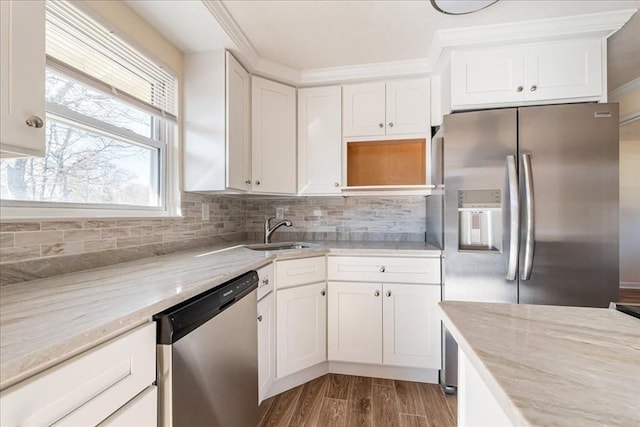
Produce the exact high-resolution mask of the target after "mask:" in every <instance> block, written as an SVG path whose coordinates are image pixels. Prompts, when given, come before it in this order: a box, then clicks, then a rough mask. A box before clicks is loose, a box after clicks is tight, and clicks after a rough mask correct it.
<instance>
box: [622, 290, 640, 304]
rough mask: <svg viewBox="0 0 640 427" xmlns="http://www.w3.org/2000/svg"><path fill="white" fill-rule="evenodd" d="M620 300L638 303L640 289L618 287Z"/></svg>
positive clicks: (639, 301)
mask: <svg viewBox="0 0 640 427" xmlns="http://www.w3.org/2000/svg"><path fill="white" fill-rule="evenodd" d="M620 302H627V303H633V304H640V289H630V288H624V289H620Z"/></svg>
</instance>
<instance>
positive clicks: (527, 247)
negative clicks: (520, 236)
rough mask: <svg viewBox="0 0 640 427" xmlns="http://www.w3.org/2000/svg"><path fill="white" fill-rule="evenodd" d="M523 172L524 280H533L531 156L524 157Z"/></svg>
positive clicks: (533, 224)
mask: <svg viewBox="0 0 640 427" xmlns="http://www.w3.org/2000/svg"><path fill="white" fill-rule="evenodd" d="M522 172H523V175H524V190H525V193H524V197H525V206H526V211H525V218H526V225H525V230H526V233H525V236H526V240H525V244H524V266H523V268H522V276H521V278H522V280H529V279H531V270H532V267H533V252H534V250H535V246H534V245H535V241H534V232H535V218H534V198H533V177H532V176H531V155H530V154H523V155H522Z"/></svg>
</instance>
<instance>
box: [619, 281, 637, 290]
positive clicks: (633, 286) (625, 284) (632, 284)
mask: <svg viewBox="0 0 640 427" xmlns="http://www.w3.org/2000/svg"><path fill="white" fill-rule="evenodd" d="M620 289H640V282H620Z"/></svg>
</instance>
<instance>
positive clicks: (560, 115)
mask: <svg viewBox="0 0 640 427" xmlns="http://www.w3.org/2000/svg"><path fill="white" fill-rule="evenodd" d="M618 127H619V122H618V105H617V104H564V105H549V106H536V107H521V108H505V109H499V110H485V111H473V112H464V113H454V114H450V115H447V116H445V118H444V123H443V128H442V129H441V131H440V132H439V133H438V134H437V135H436V137H435V138H434V140H433V142H434V144H433V150H434V151H433V153H432V154H433V156H434V157H435V158H436V159H435V165H436V167H435V169H434V170H435V171H439V170H442V171H443V172H442V176H441V177H440V179H442V183H443V184H444V191H443V193H442V194H441V195H440V196H438V195H436V196H431V197H429V198H427V199H428V201H427V217H428V218H429V219H428V224H427V228H428V233H427V240H428V241H430V243H433V244H436V245H437V244H442V243H443V246H444V259H443V264H444V269H443V271H444V276H443V283H444V285H443V299H445V300H459V301H486V302H508V303H521V304H552V305H573V306H591V307H606V306H607V305H608V304H609V302H610V301H616V300H617V298H618V287H619V278H618V276H619V271H618V269H619V267H618V239H619V237H618V179H619V178H618V151H619V142H618ZM438 158H439V161H438ZM436 180H437V178H436ZM429 199H430V200H429ZM439 215H440V216H441V217H442V221H439V220H438V219H437V218H438V217H439ZM439 227H441V228H442V229H441V230H440V229H439ZM496 333H499V331H496ZM445 337H446V338H445V345H444V359H443V360H444V366H443V368H444V369H443V375H442V378H441V381H442V383H443V385H444V386H445V390H446V391H449V392H452V391H454V390H455V386H456V385H457V347H456V344H455V341H453V339H451V337H450V336H449V335H448V334H446V333H445Z"/></svg>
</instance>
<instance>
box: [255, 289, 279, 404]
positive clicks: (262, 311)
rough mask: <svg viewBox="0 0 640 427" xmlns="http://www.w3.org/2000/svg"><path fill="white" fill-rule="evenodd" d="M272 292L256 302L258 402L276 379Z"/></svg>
mask: <svg viewBox="0 0 640 427" xmlns="http://www.w3.org/2000/svg"><path fill="white" fill-rule="evenodd" d="M273 294H274V293H273V292H271V293H269V294H267V295H266V296H265V297H263V298H262V299H261V300H260V301H258V402H262V401H263V400H264V398H265V396H266V394H267V393H268V392H269V388H271V386H272V385H273V382H274V381H275V378H276V372H275V370H276V363H275V360H276V337H275V331H276V325H275V322H276V316H275V306H274V297H273Z"/></svg>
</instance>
